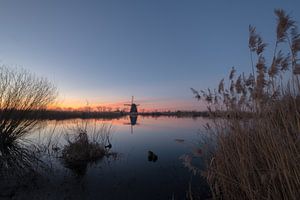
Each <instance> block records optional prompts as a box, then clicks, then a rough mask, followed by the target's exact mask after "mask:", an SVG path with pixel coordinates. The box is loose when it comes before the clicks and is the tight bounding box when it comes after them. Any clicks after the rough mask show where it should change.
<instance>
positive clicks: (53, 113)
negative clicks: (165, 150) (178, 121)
mask: <svg viewBox="0 0 300 200" xmlns="http://www.w3.org/2000/svg"><path fill="white" fill-rule="evenodd" d="M7 112H10V113H11V114H10V115H7ZM12 113H13V114H12ZM25 113H26V114H25ZM0 115H1V116H2V117H3V116H9V118H13V119H21V118H23V117H24V116H26V118H34V119H56V120H63V119H74V118H81V119H92V118H98V119H116V118H121V117H124V116H127V115H130V113H129V112H123V111H111V112H98V111H61V110H35V111H32V110H31V111H22V110H9V111H8V110H6V111H3V110H2V111H1V110H0ZM138 115H140V116H153V117H160V116H170V117H208V116H209V115H208V112H206V111H204V112H199V111H174V112H173V111H167V112H158V111H156V112H142V113H138Z"/></svg>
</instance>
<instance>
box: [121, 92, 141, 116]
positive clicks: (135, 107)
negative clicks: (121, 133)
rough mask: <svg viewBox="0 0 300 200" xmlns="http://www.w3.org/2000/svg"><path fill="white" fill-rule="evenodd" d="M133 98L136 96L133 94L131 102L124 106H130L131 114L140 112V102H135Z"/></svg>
mask: <svg viewBox="0 0 300 200" xmlns="http://www.w3.org/2000/svg"><path fill="white" fill-rule="evenodd" d="M133 98H134V97H133V96H132V99H131V104H124V106H130V112H129V114H130V115H136V114H137V113H138V110H137V107H138V106H139V104H135V103H133Z"/></svg>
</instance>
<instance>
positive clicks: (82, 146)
mask: <svg viewBox="0 0 300 200" xmlns="http://www.w3.org/2000/svg"><path fill="white" fill-rule="evenodd" d="M72 131H73V139H71V138H70V136H69V135H66V138H67V143H68V144H67V145H65V146H64V147H63V148H62V152H61V159H62V162H63V164H64V165H65V166H66V167H67V168H69V169H71V170H72V171H73V172H75V174H77V175H79V176H82V175H84V174H85V172H86V169H87V166H88V164H93V163H95V162H97V161H99V160H101V159H102V158H103V157H104V156H111V155H115V153H111V152H110V149H111V148H112V144H111V143H110V134H111V125H110V126H108V125H106V124H102V125H101V126H100V127H97V126H96V124H94V125H91V124H90V123H88V122H85V123H84V122H82V124H77V126H76V128H74V129H73V130H72Z"/></svg>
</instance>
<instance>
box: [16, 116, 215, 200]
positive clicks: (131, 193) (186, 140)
mask: <svg viewBox="0 0 300 200" xmlns="http://www.w3.org/2000/svg"><path fill="white" fill-rule="evenodd" d="M135 120H136V119H130V118H129V117H125V118H122V119H115V120H109V121H107V120H105V121H103V120H96V121H95V120H87V121H82V120H65V121H48V122H47V125H46V127H45V128H44V129H43V130H41V131H37V132H35V133H33V134H31V135H30V136H29V138H30V139H31V140H34V141H35V142H36V143H47V141H49V138H51V140H52V142H53V141H54V143H56V144H59V145H61V146H63V145H65V144H66V137H65V136H64V135H65V134H66V133H67V132H70V131H71V130H72V127H74V126H76V124H78V123H83V122H84V123H85V122H87V125H88V126H94V124H96V126H101V125H102V124H103V123H104V124H112V130H111V134H110V143H111V144H112V148H111V149H110V152H112V153H114V154H113V155H111V156H107V157H104V158H103V159H101V160H99V161H97V162H96V163H89V164H84V165H82V166H80V167H78V168H76V169H69V168H67V167H65V166H64V164H63V162H61V158H58V157H56V156H55V155H53V154H51V155H48V156H43V157H42V159H43V160H44V161H45V162H49V163H51V170H48V171H46V172H43V173H44V174H43V173H42V174H43V176H42V177H46V178H43V179H41V180H39V181H38V182H37V184H36V185H35V186H34V187H29V188H28V189H26V188H25V189H24V190H23V193H24V192H25V193H26V197H24V194H23V195H22V194H20V195H19V196H18V197H19V198H24V199H26V198H29V197H30V198H36V199H44V198H48V199H186V195H187V193H188V191H190V190H191V191H192V192H193V194H196V195H197V196H198V197H202V198H204V197H208V195H209V191H208V187H207V185H206V183H205V180H204V179H203V178H201V177H200V175H199V174H196V175H195V174H194V173H193V171H192V170H191V169H190V168H189V165H188V164H187V162H186V161H189V160H190V159H192V165H193V166H197V168H199V169H204V159H205V156H204V155H202V154H203V148H204V147H203V146H202V145H203V144H202V143H201V141H202V140H203V138H205V137H206V134H207V133H205V131H203V125H204V124H205V123H207V122H208V119H205V118H170V117H159V118H153V117H140V116H139V117H138V119H137V120H136V121H135ZM149 151H152V152H153V153H154V154H155V155H157V159H154V160H151V159H150V160H149V158H148V152H149Z"/></svg>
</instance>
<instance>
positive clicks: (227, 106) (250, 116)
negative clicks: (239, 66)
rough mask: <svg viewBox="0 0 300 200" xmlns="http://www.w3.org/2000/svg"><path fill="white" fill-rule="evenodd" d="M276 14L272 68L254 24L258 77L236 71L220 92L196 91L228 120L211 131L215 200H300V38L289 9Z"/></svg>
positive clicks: (253, 50) (253, 47) (209, 172)
mask: <svg viewBox="0 0 300 200" xmlns="http://www.w3.org/2000/svg"><path fill="white" fill-rule="evenodd" d="M275 15H276V18H277V21H276V23H277V26H276V41H275V44H274V48H273V50H272V54H273V57H272V58H271V62H270V63H271V64H270V65H269V66H267V64H266V63H267V62H266V57H265V56H264V53H265V51H266V47H267V45H266V44H265V43H264V42H263V39H262V37H261V36H260V35H259V34H257V33H256V29H255V27H253V26H249V44H248V45H249V50H250V55H251V57H250V60H251V67H252V74H250V75H249V76H245V75H244V74H241V75H239V76H236V70H235V69H234V68H233V69H232V70H231V72H230V75H229V79H228V82H225V80H224V79H223V80H221V82H220V83H219V87H218V89H216V90H207V91H201V92H198V91H196V90H193V92H194V94H195V95H196V97H197V98H198V99H203V100H204V101H206V102H207V103H208V104H209V110H210V114H211V115H214V114H215V113H220V114H221V115H223V116H226V117H227V119H220V120H216V122H215V126H214V127H213V128H211V132H212V133H213V134H214V136H215V137H216V143H217V144H216V149H215V151H214V153H213V156H212V158H211V160H210V162H209V165H208V170H207V172H206V177H207V180H208V183H209V185H210V187H211V190H212V194H213V197H214V199H299V198H300V189H299V188H300V82H299V75H300V64H299V52H300V34H299V33H298V28H297V24H296V22H295V21H293V20H292V18H291V17H290V16H289V15H287V14H286V13H285V12H284V11H283V10H280V9H278V10H275ZM269 46H270V45H269ZM254 63H256V65H255V64H254ZM255 68H256V70H255ZM226 83H227V84H226Z"/></svg>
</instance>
